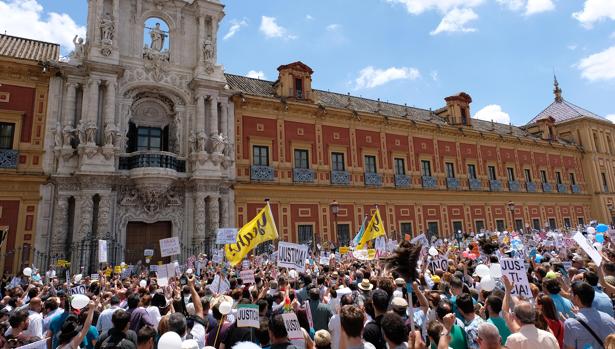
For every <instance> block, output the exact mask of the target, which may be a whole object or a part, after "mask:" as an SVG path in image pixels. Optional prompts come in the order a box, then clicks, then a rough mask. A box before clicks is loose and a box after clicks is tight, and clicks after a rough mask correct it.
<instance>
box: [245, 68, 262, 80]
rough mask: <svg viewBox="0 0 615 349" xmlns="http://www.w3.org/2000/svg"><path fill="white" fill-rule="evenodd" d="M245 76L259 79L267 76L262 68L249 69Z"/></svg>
mask: <svg viewBox="0 0 615 349" xmlns="http://www.w3.org/2000/svg"><path fill="white" fill-rule="evenodd" d="M246 76H247V77H249V78H253V79H261V80H266V79H267V76H266V75H265V73H264V72H263V71H262V70H250V71H249V72H248V74H246Z"/></svg>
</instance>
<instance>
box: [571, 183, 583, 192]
mask: <svg viewBox="0 0 615 349" xmlns="http://www.w3.org/2000/svg"><path fill="white" fill-rule="evenodd" d="M570 188H571V189H572V192H573V193H575V194H578V193H580V192H581V186H580V185H578V184H573V185H571V186H570Z"/></svg>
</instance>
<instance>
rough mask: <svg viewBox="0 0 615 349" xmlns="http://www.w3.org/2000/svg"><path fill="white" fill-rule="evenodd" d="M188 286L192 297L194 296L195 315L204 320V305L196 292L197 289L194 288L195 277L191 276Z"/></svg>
mask: <svg viewBox="0 0 615 349" xmlns="http://www.w3.org/2000/svg"><path fill="white" fill-rule="evenodd" d="M188 285H190V295H191V296H192V303H193V304H194V313H195V314H196V316H198V317H200V318H201V319H204V318H205V316H204V315H203V304H202V303H201V297H200V296H199V293H198V292H197V291H196V288H194V275H191V276H190V278H188Z"/></svg>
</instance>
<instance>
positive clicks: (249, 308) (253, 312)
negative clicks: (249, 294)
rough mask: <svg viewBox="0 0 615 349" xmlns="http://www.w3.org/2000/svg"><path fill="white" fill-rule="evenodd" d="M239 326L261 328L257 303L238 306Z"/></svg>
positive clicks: (237, 317)
mask: <svg viewBox="0 0 615 349" xmlns="http://www.w3.org/2000/svg"><path fill="white" fill-rule="evenodd" d="M235 318H236V319H237V327H254V328H260V319H259V316H258V305H257V304H239V305H238V306H237V315H235Z"/></svg>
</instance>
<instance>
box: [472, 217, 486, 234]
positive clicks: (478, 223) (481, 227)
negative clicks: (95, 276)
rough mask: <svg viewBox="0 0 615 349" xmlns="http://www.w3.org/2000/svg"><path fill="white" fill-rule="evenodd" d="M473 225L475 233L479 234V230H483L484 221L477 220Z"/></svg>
mask: <svg viewBox="0 0 615 349" xmlns="http://www.w3.org/2000/svg"><path fill="white" fill-rule="evenodd" d="M474 224H475V226H476V231H475V233H480V231H481V230H483V229H485V221H483V220H478V221H476V222H475V223H474Z"/></svg>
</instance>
